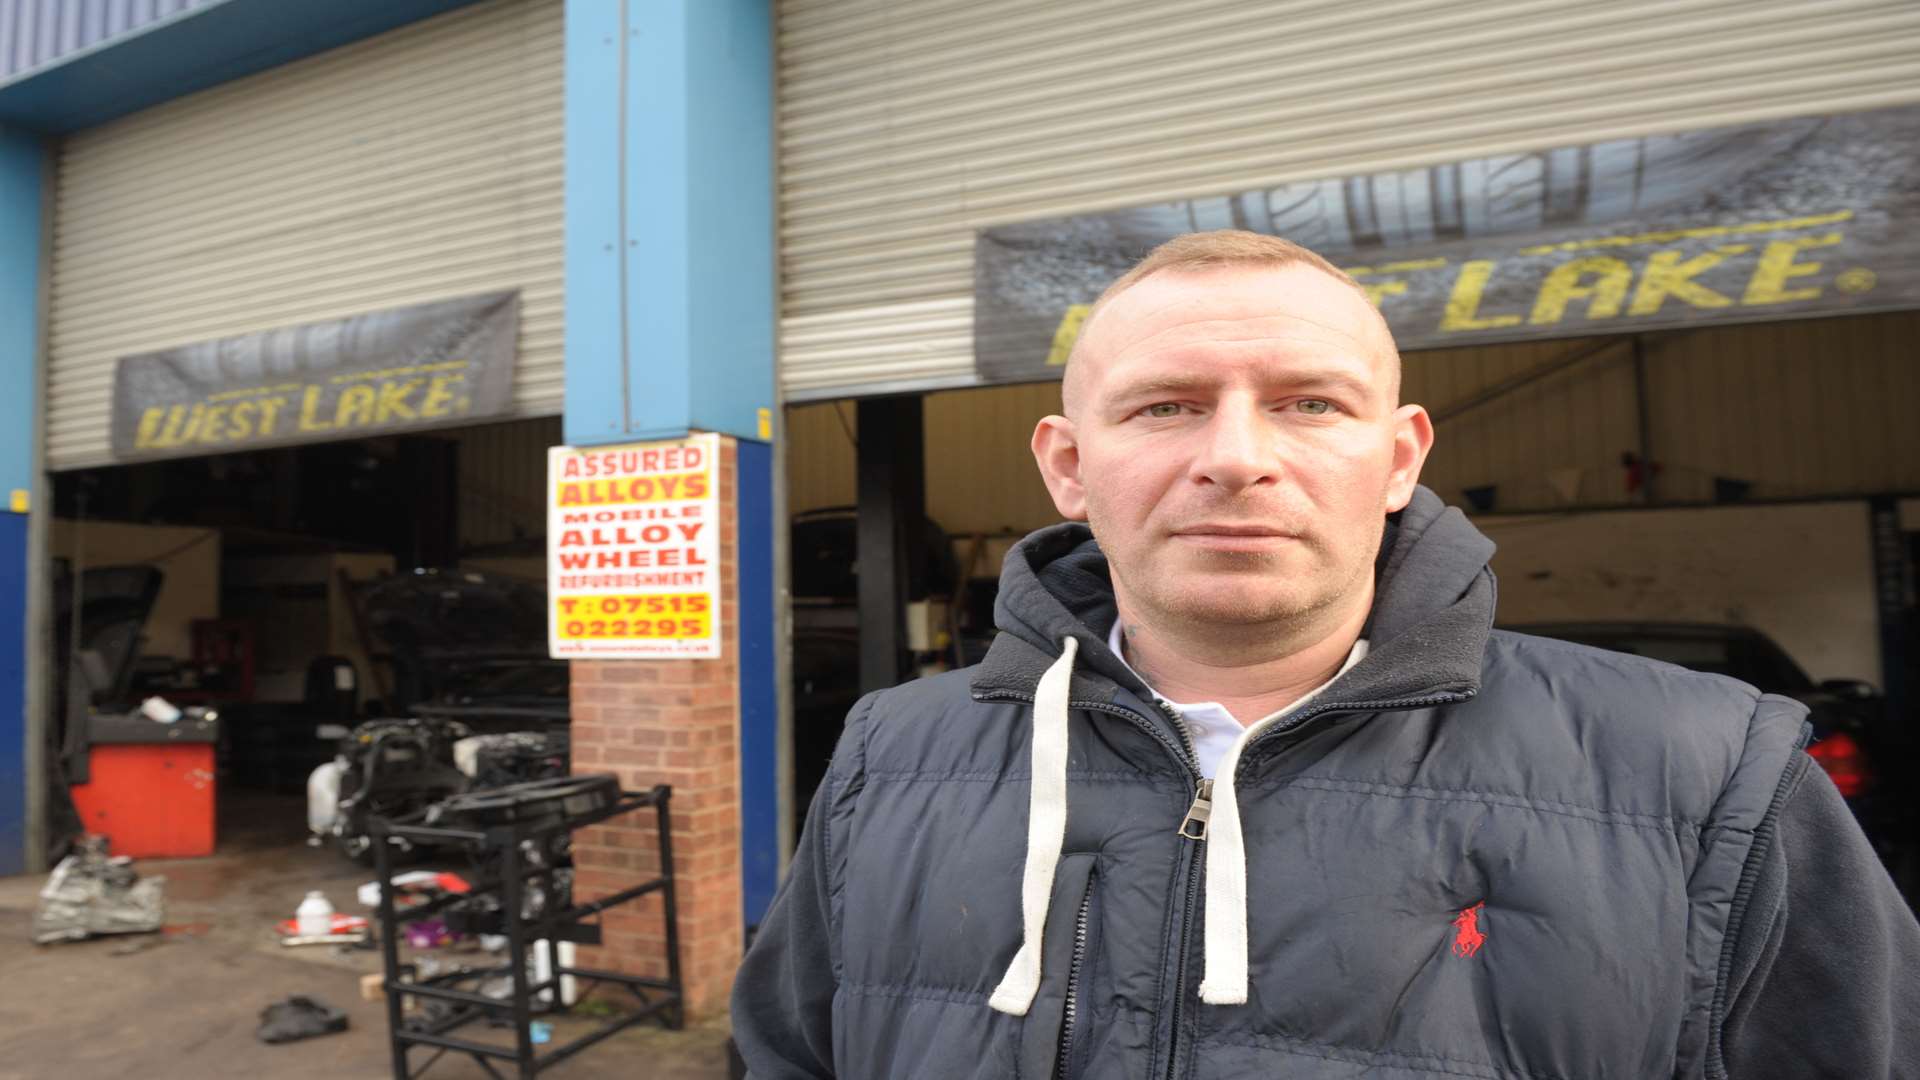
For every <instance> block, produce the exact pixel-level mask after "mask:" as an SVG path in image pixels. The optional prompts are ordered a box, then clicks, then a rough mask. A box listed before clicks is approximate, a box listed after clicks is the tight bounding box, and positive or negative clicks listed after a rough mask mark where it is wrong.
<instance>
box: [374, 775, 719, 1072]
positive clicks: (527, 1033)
mask: <svg viewBox="0 0 1920 1080" xmlns="http://www.w3.org/2000/svg"><path fill="white" fill-rule="evenodd" d="M671 794H672V789H671V788H670V787H668V786H667V785H664V784H662V785H659V786H657V787H655V788H653V789H652V790H650V791H622V790H621V789H620V787H619V785H618V782H617V781H616V780H615V778H614V777H612V776H568V777H558V778H555V779H551V780H540V781H534V782H531V783H525V784H515V785H511V786H509V787H504V788H496V789H493V790H490V791H481V792H474V793H470V794H467V795H460V796H455V797H454V798H451V799H448V800H445V801H443V802H441V803H438V804H436V805H435V806H433V807H431V808H429V809H427V810H425V811H422V812H420V813H417V814H412V815H408V816H407V817H404V818H399V819H395V820H391V821H389V820H384V819H379V818H376V819H373V820H372V821H371V822H370V823H369V824H370V825H371V832H372V836H373V841H374V843H373V848H374V859H375V867H376V869H377V872H378V876H379V880H380V940H381V950H382V953H383V956H384V959H385V967H386V995H387V1030H388V1032H389V1037H390V1040H391V1043H392V1052H393V1075H394V1077H395V1078H396V1080H413V1078H414V1077H417V1076H420V1075H422V1074H423V1073H424V1072H425V1071H426V1070H427V1069H430V1068H432V1067H433V1065H434V1064H435V1063H436V1062H438V1061H439V1060H440V1058H441V1057H443V1056H445V1054H446V1053H447V1052H448V1051H454V1052H457V1053H463V1054H467V1055H469V1056H471V1057H472V1058H473V1059H474V1060H475V1061H476V1062H478V1063H479V1064H480V1066H481V1068H483V1069H485V1070H486V1072H487V1073H488V1074H489V1075H491V1076H494V1077H497V1078H501V1080H504V1074H502V1073H501V1072H500V1071H498V1070H497V1069H495V1068H494V1065H493V1060H503V1061H510V1062H512V1063H513V1066H514V1068H515V1070H517V1071H516V1072H515V1075H516V1076H518V1077H521V1078H526V1077H533V1076H538V1075H539V1074H540V1072H541V1071H542V1070H544V1069H546V1068H547V1067H548V1066H551V1065H554V1064H556V1063H558V1062H561V1061H564V1060H566V1059H568V1058H570V1057H572V1056H573V1055H575V1054H578V1053H579V1052H581V1051H582V1050H585V1049H587V1048H588V1047H590V1046H593V1045H594V1044H596V1043H598V1042H600V1041H601V1040H603V1039H606V1038H607V1037H609V1036H611V1035H613V1034H615V1033H616V1032H619V1031H623V1030H625V1029H627V1028H630V1027H633V1026H635V1025H637V1024H641V1023H644V1022H646V1021H648V1020H654V1019H658V1020H659V1021H661V1022H662V1023H663V1024H665V1025H666V1026H667V1027H669V1028H673V1029H676V1030H677V1029H679V1028H680V1026H681V1025H682V1024H683V1023H684V1022H685V1012H684V1007H683V1004H682V1002H683V997H682V984H681V975H680V937H679V919H678V912H677V909H676V907H675V903H674V889H673V829H672V820H671V818H670V816H669V812H668V802H669V799H670V797H671ZM647 807H652V808H653V811H654V814H655V818H656V825H657V828H658V830H659V837H660V876H659V877H656V878H653V879H652V880H649V881H643V882H640V883H639V884H636V885H634V886H632V887H630V888H627V889H624V890H622V891H620V892H617V893H614V894H613V895H611V896H607V897H605V898H603V899H600V900H594V901H591V902H589V903H583V904H576V903H573V902H572V899H571V896H570V895H569V894H570V890H568V889H564V888H561V887H559V886H558V885H557V881H556V875H557V874H558V873H559V872H560V868H559V866H558V865H557V863H558V860H557V859H555V858H553V857H552V856H551V855H550V854H543V853H552V852H555V851H557V850H559V849H560V848H561V847H562V846H563V845H562V844H561V843H557V842H560V841H564V838H565V836H566V835H567V834H569V833H571V832H572V831H573V830H575V829H580V828H584V827H586V826H588V825H594V824H598V823H599V822H602V821H606V820H608V819H610V818H614V817H618V816H620V815H622V814H628V813H632V812H634V811H636V810H641V809H644V808H647ZM397 844H400V845H408V846H413V847H438V848H457V849H460V850H463V851H464V852H465V853H466V854H467V855H468V856H469V857H470V858H472V859H473V860H474V863H475V865H476V866H477V867H478V868H479V872H478V873H477V874H476V875H475V876H476V877H477V878H478V880H476V881H474V882H472V886H473V888H472V890H471V891H470V892H466V893H460V894H449V895H446V896H441V897H438V898H436V899H433V900H430V901H427V902H425V903H422V904H419V905H417V906H413V907H409V908H406V909H404V910H396V907H395V904H394V892H395V890H394V888H393V861H394V858H393V850H394V848H395V846H396V845H397ZM530 883H532V884H535V885H537V888H536V889H535V890H530V889H529V884H530ZM654 892H658V893H660V894H661V896H662V899H663V901H664V904H663V906H664V909H665V917H666V942H667V977H666V978H664V979H655V978H647V977H643V976H638V975H626V974H621V973H619V972H614V971H601V970H597V969H594V968H582V967H570V966H562V965H561V963H560V957H559V942H561V941H571V942H575V943H577V944H582V945H597V944H599V943H600V926H599V924H598V923H597V922H588V921H587V920H588V919H590V918H593V917H595V916H598V915H599V914H601V913H602V912H605V911H606V910H607V909H609V908H613V907H616V906H618V905H621V904H626V903H630V902H632V901H634V900H638V899H639V898H641V897H643V896H646V895H648V894H649V893H654ZM530 895H533V896H536V897H537V898H538V902H536V903H535V904H534V905H531V906H530V905H529V903H528V900H529V896H530ZM484 898H491V899H490V900H488V899H484ZM442 912H445V913H447V915H448V917H449V919H450V920H452V919H453V917H454V916H455V915H458V916H459V919H458V921H459V922H461V923H462V924H463V928H464V929H466V930H470V931H473V932H478V933H491V934H500V935H503V936H504V937H505V938H506V939H507V957H506V963H505V964H504V965H497V966H490V967H484V968H462V969H460V970H457V971H453V972H449V973H447V974H444V975H435V976H431V977H427V978H420V977H419V965H417V964H412V963H402V962H401V960H400V948H399V938H400V935H401V934H402V933H403V932H404V931H403V930H402V924H403V923H404V922H412V921H415V920H419V919H425V918H429V917H431V916H433V915H436V914H440V913H442ZM542 941H544V942H545V950H546V957H545V959H546V963H545V972H544V978H542V979H541V981H539V982H537V983H536V982H533V981H532V976H530V975H529V973H528V970H527V962H528V960H529V959H530V958H531V955H532V950H533V948H534V947H535V945H536V944H538V943H540V942H542ZM567 976H572V977H573V978H575V979H578V980H581V981H583V982H585V983H586V987H585V989H586V990H589V991H590V990H591V989H593V987H595V986H599V985H610V986H620V987H624V988H626V989H627V990H628V991H629V992H630V993H632V994H633V996H634V997H635V998H637V999H638V1001H639V1004H640V1007H639V1009H638V1010H636V1011H635V1012H632V1013H630V1014H627V1015H625V1016H621V1017H617V1018H614V1019H611V1020H609V1021H607V1022H606V1023H605V1024H603V1025H601V1026H600V1027H598V1028H596V1029H594V1030H592V1031H590V1032H587V1033H586V1034H583V1035H580V1036H579V1037H577V1038H575V1039H573V1040H572V1041H570V1042H566V1043H562V1044H558V1045H555V1046H553V1047H552V1048H550V1049H547V1050H545V1052H544V1053H536V1052H535V1050H536V1046H535V1043H534V1042H533V1033H532V1030H531V1026H532V1018H533V1015H534V1013H535V1011H536V1010H537V1009H551V1010H553V1011H558V1010H561V1009H564V1008H565V1006H564V1005H563V1004H562V1001H561V980H562V979H563V978H564V977H567ZM502 977H505V978H507V979H510V980H511V990H510V992H508V993H507V994H506V995H505V996H504V997H495V996H489V995H487V994H484V993H480V992H479V984H483V983H486V982H489V981H492V982H494V983H495V984H496V985H497V983H498V980H500V979H501V978H502ZM468 983H472V984H475V985H474V986H473V987H472V988H466V987H465V986H464V984H468ZM408 996H412V997H416V998H421V999H425V1000H427V1001H438V1002H445V1003H447V1004H448V1005H449V1006H451V1008H447V1009H446V1010H445V1011H444V1012H443V1013H442V1014H440V1015H438V1016H434V1017H431V1018H428V1019H417V1020H411V1021H410V1020H408V1019H407V1018H406V1017H405V1016H403V1011H404V1010H403V1004H404V1001H405V999H406V998H407V997H408ZM542 998H544V999H545V1001H543V1002H541V1003H540V1004H539V1005H536V999H542ZM549 1002H550V1003H551V1004H550V1005H549V1004H548V1003H549ZM502 1020H504V1021H505V1022H507V1023H508V1024H510V1025H511V1028H512V1032H513V1043H512V1045H510V1046H508V1045H502V1044H498V1043H486V1042H479V1041H476V1040H474V1039H470V1038H463V1037H461V1036H459V1035H457V1034H454V1033H455V1032H456V1031H458V1029H460V1028H462V1027H464V1026H466V1025H468V1024H471V1023H474V1022H475V1021H502ZM416 1046H427V1047H433V1048H435V1050H436V1052H435V1053H434V1054H433V1055H432V1056H431V1057H430V1058H428V1059H427V1060H426V1061H425V1062H423V1063H422V1064H421V1065H420V1066H419V1068H418V1069H415V1068H414V1067H413V1066H412V1065H411V1063H410V1062H409V1060H408V1053H409V1051H411V1050H412V1049H413V1048H414V1047H416Z"/></svg>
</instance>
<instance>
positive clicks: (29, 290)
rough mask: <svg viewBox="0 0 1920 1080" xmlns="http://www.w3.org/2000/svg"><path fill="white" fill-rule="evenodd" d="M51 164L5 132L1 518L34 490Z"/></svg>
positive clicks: (18, 135) (0, 185) (0, 157)
mask: <svg viewBox="0 0 1920 1080" xmlns="http://www.w3.org/2000/svg"><path fill="white" fill-rule="evenodd" d="M45 162H46V148H45V147H44V145H43V144H42V142H41V140H40V139H39V138H38V137H36V136H34V135H30V134H27V133H24V132H18V131H4V130H0V511H4V509H5V508H6V506H7V505H8V501H7V497H8V494H9V493H10V492H13V491H18V490H32V488H33V403H34V398H35V396H36V391H37V389H38V380H37V378H36V376H35V369H36V360H35V355H36V353H37V352H38V351H39V342H40V329H39V317H40V246H41V245H40V221H41V215H40V199H41V190H40V189H41V178H42V177H43V176H44V174H45V173H44V170H45ZM0 573H4V570H0ZM5 708H6V706H5V704H4V703H3V702H0V711H4V710H5Z"/></svg>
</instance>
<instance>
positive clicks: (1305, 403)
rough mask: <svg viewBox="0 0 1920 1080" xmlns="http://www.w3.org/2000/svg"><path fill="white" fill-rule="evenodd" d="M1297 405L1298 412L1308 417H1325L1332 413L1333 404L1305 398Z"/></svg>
mask: <svg viewBox="0 0 1920 1080" xmlns="http://www.w3.org/2000/svg"><path fill="white" fill-rule="evenodd" d="M1298 404H1299V406H1300V411H1301V412H1303V413H1306V414H1307V415H1309V416H1325V415H1327V414H1328V413H1330V412H1333V411H1334V406H1333V402H1331V401H1327V400H1326V399H1324V398H1306V399H1305V400H1302V401H1300V402H1298Z"/></svg>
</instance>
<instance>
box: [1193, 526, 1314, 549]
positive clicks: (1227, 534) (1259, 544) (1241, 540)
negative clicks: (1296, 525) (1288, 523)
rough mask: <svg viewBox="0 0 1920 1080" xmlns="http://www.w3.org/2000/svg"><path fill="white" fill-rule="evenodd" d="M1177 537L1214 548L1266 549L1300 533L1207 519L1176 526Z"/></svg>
mask: <svg viewBox="0 0 1920 1080" xmlns="http://www.w3.org/2000/svg"><path fill="white" fill-rule="evenodd" d="M1173 537H1174V539H1176V540H1179V541H1181V542H1182V543H1186V544H1191V545H1193V546H1195V547H1200V548H1206V549H1209V550H1212V551H1228V552H1263V551H1271V550H1273V549H1274V548H1276V547H1279V546H1281V545H1283V544H1286V543H1289V542H1291V541H1293V540H1297V539H1298V537H1297V536H1295V535H1294V534H1293V533H1290V532H1287V531H1286V530H1284V529H1276V528H1274V527H1273V526H1271V525H1245V524H1237V523H1231V522H1208V523H1205V524H1200V525H1188V526H1186V527H1184V528H1181V529H1176V530H1175V531H1174V534H1173Z"/></svg>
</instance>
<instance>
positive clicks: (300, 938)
mask: <svg viewBox="0 0 1920 1080" xmlns="http://www.w3.org/2000/svg"><path fill="white" fill-rule="evenodd" d="M366 940H367V932H366V931H365V930H361V931H358V932H353V933H345V934H289V935H287V936H286V937H283V938H281V939H280V944H281V945H284V946H286V947H288V948H298V947H300V946H302V945H359V944H361V943H363V942H365V941H366Z"/></svg>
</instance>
